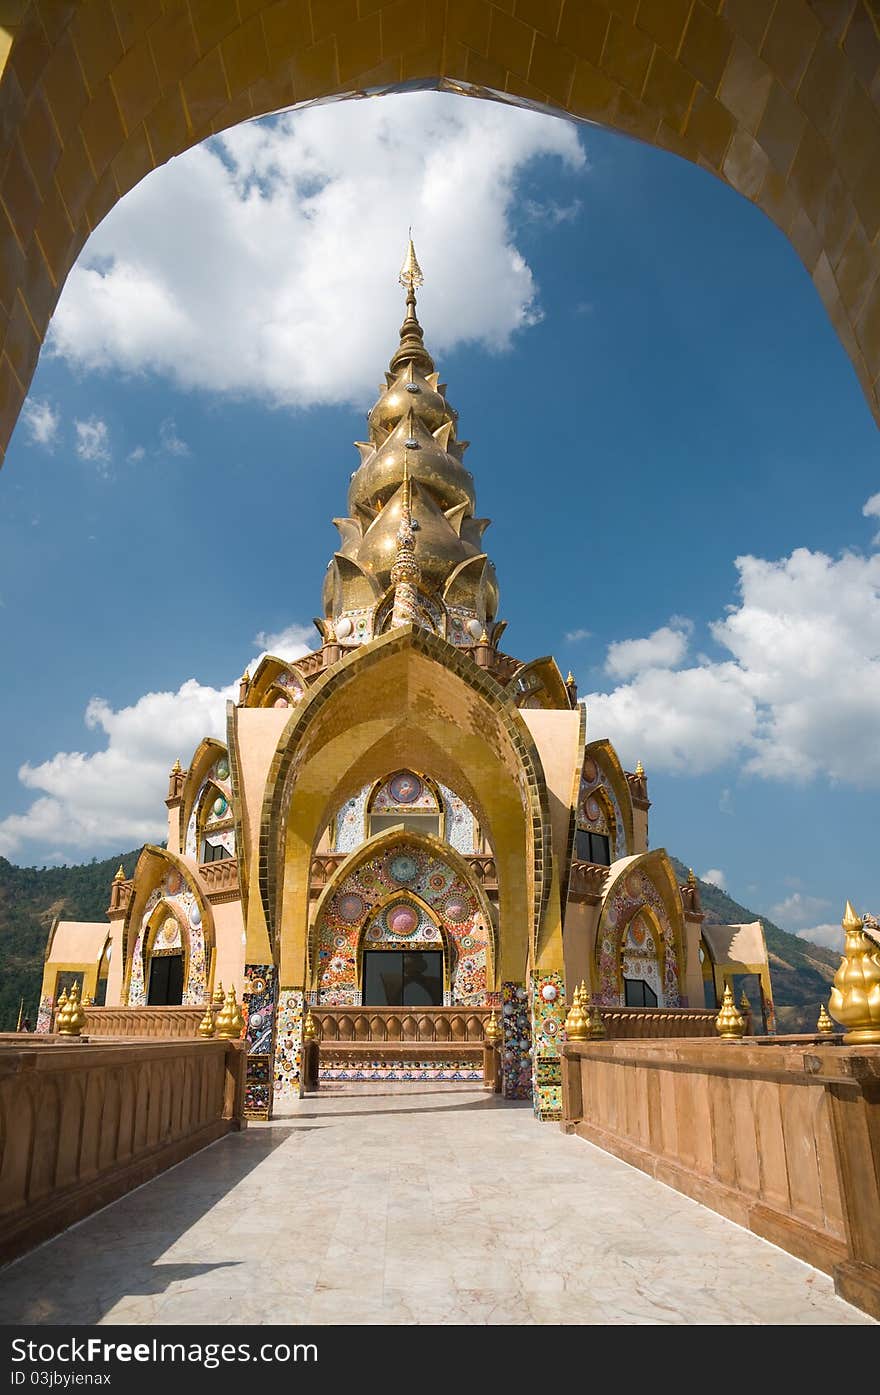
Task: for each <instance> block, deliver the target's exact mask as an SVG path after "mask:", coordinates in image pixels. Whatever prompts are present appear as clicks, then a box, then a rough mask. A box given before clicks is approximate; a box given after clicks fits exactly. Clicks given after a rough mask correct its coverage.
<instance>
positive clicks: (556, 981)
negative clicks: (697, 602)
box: [529, 973, 565, 1119]
mask: <svg viewBox="0 0 880 1395" xmlns="http://www.w3.org/2000/svg"><path fill="white" fill-rule="evenodd" d="M529 989H530V993H529V996H530V1000H531V1019H532V1022H531V1025H532V1041H533V1043H534V1045H533V1048H532V1104H533V1106H534V1110H535V1115H536V1116H537V1118H538V1119H561V1118H562V1043H563V1040H564V1037H565V985H564V983H563V981H562V975H561V974H558V973H543V974H541V973H533V974H532V975H531V978H530V981H529Z"/></svg>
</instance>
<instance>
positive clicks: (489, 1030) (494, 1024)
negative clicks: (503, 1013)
mask: <svg viewBox="0 0 880 1395" xmlns="http://www.w3.org/2000/svg"><path fill="white" fill-rule="evenodd" d="M502 1035H503V1034H502V1031H501V1023H500V1022H499V1021H498V1017H497V1015H496V1012H495V1009H494V1008H493V1009H492V1016H491V1017H490V1018H489V1020H488V1022H487V1023H486V1025H485V1027H484V1028H483V1039H484V1040H485V1041H486V1042H487V1043H488V1045H489V1046H497V1045H498V1043H499V1041H500V1040H501V1037H502Z"/></svg>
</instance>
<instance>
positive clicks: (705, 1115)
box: [562, 1014, 880, 1317]
mask: <svg viewBox="0 0 880 1395" xmlns="http://www.w3.org/2000/svg"><path fill="white" fill-rule="evenodd" d="M603 1016H604V1014H603ZM562 1085H563V1128H564V1129H565V1130H566V1132H568V1133H577V1134H578V1135H580V1137H582V1138H585V1139H587V1140H588V1141H589V1142H590V1143H594V1144H596V1145H598V1147H600V1148H604V1149H606V1150H607V1151H608V1152H610V1153H614V1154H615V1155H616V1156H617V1157H619V1158H623V1159H624V1161H625V1162H628V1163H630V1164H631V1165H632V1166H634V1167H638V1168H641V1169H642V1171H643V1172H647V1173H649V1174H650V1175H651V1176H653V1177H656V1178H657V1179H658V1180H659V1181H661V1182H664V1183H665V1184H666V1185H667V1186H670V1187H675V1188H677V1189H678V1191H681V1192H684V1193H685V1194H686V1195H687V1196H690V1197H693V1198H694V1200H696V1201H700V1202H702V1203H703V1205H705V1206H708V1207H710V1208H711V1209H712V1210H715V1211H719V1212H720V1213H721V1215H723V1216H727V1217H728V1219H729V1220H732V1221H735V1222H736V1223H737V1224H738V1225H741V1226H745V1227H746V1228H747V1229H750V1230H753V1231H754V1232H755V1233H756V1234H758V1235H761V1236H763V1237H764V1238H765V1239H767V1240H770V1241H772V1243H773V1244H774V1245H779V1246H780V1247H781V1248H782V1249H785V1250H789V1251H790V1252H791V1253H792V1254H794V1255H797V1256H798V1257H799V1258H800V1259H803V1260H806V1261H807V1263H809V1264H813V1265H816V1266H817V1267H818V1268H819V1269H824V1270H825V1271H826V1272H828V1273H829V1274H832V1275H833V1277H834V1282H835V1288H836V1289H837V1292H838V1293H839V1294H840V1295H841V1296H842V1297H843V1298H846V1299H847V1300H848V1301H849V1302H850V1303H855V1304H857V1305H859V1306H860V1307H863V1308H865V1309H867V1311H868V1312H870V1313H872V1314H873V1315H874V1316H876V1317H880V1046H864V1047H857V1046H851V1047H847V1046H841V1045H834V1044H832V1045H829V1044H828V1043H827V1038H826V1040H825V1041H824V1042H812V1043H811V1042H810V1041H809V1039H807V1041H805V1042H801V1043H799V1044H796V1045H795V1044H793V1043H780V1041H779V1039H778V1038H764V1039H760V1040H756V1039H753V1040H751V1041H732V1042H721V1041H718V1040H715V1041H676V1042H667V1041H657V1040H654V1041H591V1042H566V1044H565V1045H564V1046H563V1048H562Z"/></svg>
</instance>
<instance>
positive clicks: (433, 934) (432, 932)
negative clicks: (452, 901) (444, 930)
mask: <svg viewBox="0 0 880 1395" xmlns="http://www.w3.org/2000/svg"><path fill="white" fill-rule="evenodd" d="M439 938H440V931H439V930H438V929H437V926H436V925H427V926H426V927H425V939H426V940H439Z"/></svg>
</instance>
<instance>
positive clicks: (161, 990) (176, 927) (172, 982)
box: [144, 903, 186, 1007]
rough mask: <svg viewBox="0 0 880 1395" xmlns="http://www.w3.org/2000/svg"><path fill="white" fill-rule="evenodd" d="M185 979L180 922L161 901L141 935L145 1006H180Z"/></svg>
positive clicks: (184, 954)
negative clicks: (144, 933)
mask: <svg viewBox="0 0 880 1395" xmlns="http://www.w3.org/2000/svg"><path fill="white" fill-rule="evenodd" d="M185 982H186V944H185V940H184V930H183V927H182V925H181V922H180V921H179V920H178V918H177V916H176V915H175V914H174V912H173V911H172V910H171V908H170V906H168V905H167V904H163V903H160V904H159V905H158V906H157V907H156V910H155V911H154V912H153V915H152V917H151V920H150V926H149V930H148V932H147V935H146V936H145V938H144V988H145V993H146V1001H147V1006H148V1007H179V1006H180V1004H181V1003H182V1002H183V989H184V984H185Z"/></svg>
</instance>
